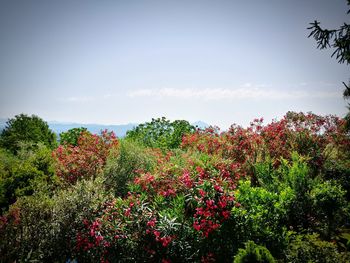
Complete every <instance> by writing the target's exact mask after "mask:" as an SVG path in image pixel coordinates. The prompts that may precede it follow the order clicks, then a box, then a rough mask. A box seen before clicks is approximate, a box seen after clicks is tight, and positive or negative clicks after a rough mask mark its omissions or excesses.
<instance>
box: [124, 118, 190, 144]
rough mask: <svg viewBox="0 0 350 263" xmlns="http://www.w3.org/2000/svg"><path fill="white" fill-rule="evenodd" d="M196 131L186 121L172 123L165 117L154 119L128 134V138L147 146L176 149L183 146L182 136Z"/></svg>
mask: <svg viewBox="0 0 350 263" xmlns="http://www.w3.org/2000/svg"><path fill="white" fill-rule="evenodd" d="M194 131H195V127H194V126H192V125H190V124H189V123H188V122H187V121H184V120H175V121H173V122H170V121H169V120H167V119H166V118H165V117H162V118H158V119H152V121H151V122H146V123H143V124H140V125H138V126H137V127H135V128H134V129H133V130H131V131H128V132H127V133H126V138H127V139H130V140H134V141H137V142H139V143H141V144H143V145H145V146H148V147H153V148H162V149H175V148H178V147H179V146H180V144H181V140H182V136H183V135H185V134H188V133H192V132H194Z"/></svg>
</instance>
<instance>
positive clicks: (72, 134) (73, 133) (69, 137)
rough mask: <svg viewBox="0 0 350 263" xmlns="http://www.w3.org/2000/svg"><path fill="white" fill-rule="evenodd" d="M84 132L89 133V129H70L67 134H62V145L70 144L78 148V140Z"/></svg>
mask: <svg viewBox="0 0 350 263" xmlns="http://www.w3.org/2000/svg"><path fill="white" fill-rule="evenodd" d="M82 132H87V129H86V128H84V127H80V128H73V129H69V130H68V131H66V132H61V133H60V144H70V145H74V146H77V145H78V139H79V137H80V135H81V133H82Z"/></svg>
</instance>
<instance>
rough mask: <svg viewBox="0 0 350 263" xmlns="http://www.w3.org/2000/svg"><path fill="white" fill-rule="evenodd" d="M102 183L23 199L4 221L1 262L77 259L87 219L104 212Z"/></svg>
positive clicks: (0, 223)
mask: <svg viewBox="0 0 350 263" xmlns="http://www.w3.org/2000/svg"><path fill="white" fill-rule="evenodd" d="M104 192H105V191H104V189H103V185H102V180H101V179H97V180H95V181H80V182H78V183H77V184H75V185H74V186H72V187H71V188H68V189H62V190H58V191H57V192H56V193H55V194H54V195H53V196H52V197H50V196H48V195H47V194H45V193H37V194H35V195H33V196H27V197H22V198H19V200H18V201H17V202H16V203H15V204H14V205H12V206H11V207H10V210H9V212H8V213H6V214H5V215H4V216H3V217H1V218H0V234H1V237H2V238H1V240H0V262H13V261H20V262H22V261H31V262H34V261H40V262H62V261H66V260H67V259H69V258H71V259H72V258H74V255H75V253H76V252H77V250H76V248H75V243H76V236H77V233H78V232H79V231H80V230H81V225H82V222H83V221H84V220H90V219H91V218H93V217H94V216H95V213H96V211H98V210H100V207H101V205H103V204H104V203H105V202H106V200H107V199H108V196H107V195H106V194H105V193H104Z"/></svg>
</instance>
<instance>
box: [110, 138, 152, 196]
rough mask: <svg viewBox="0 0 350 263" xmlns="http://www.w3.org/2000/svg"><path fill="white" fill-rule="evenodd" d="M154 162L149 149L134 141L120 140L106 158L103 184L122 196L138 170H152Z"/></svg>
mask: <svg viewBox="0 0 350 263" xmlns="http://www.w3.org/2000/svg"><path fill="white" fill-rule="evenodd" d="M155 163H156V160H155V157H153V156H152V154H151V153H150V151H149V150H146V149H145V148H144V147H142V146H139V145H138V144H137V143H135V142H132V141H128V140H121V141H120V144H119V147H118V148H117V149H115V150H114V151H113V152H112V153H111V155H110V156H109V158H108V159H107V163H106V166H105V168H104V177H105V185H106V187H107V189H112V190H113V192H114V193H115V195H116V196H124V195H125V194H126V193H127V191H128V183H129V182H131V181H132V180H134V178H135V176H136V175H137V174H138V173H140V171H143V172H150V171H152V169H153V167H154V166H155Z"/></svg>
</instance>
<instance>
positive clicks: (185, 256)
mask: <svg viewBox="0 0 350 263" xmlns="http://www.w3.org/2000/svg"><path fill="white" fill-rule="evenodd" d="M160 122H162V121H161V120H160ZM154 124H156V122H155V123H154ZM163 124H164V123H163ZM157 127H158V126H156V125H155V126H154V127H153V126H152V127H151V128H150V130H147V132H148V131H150V132H151V134H152V132H154V134H158V135H159V134H164V132H165V130H164V126H162V124H161V123H160V124H159V127H158V128H159V130H157V129H158V128H157ZM152 129H154V131H151V130H152ZM145 131H146V130H144V132H145ZM140 134H141V133H140ZM140 134H139V135H140ZM154 134H153V135H154ZM170 134H171V133H170ZM141 135H142V136H141ZM141 135H140V137H137V136H136V137H132V136H129V137H127V138H125V139H122V140H117V139H116V138H115V137H114V136H113V134H110V133H108V132H104V133H102V134H101V135H92V134H90V133H87V132H82V133H80V136H79V138H78V140H77V144H76V145H75V146H74V145H72V144H69V143H64V144H62V145H60V146H59V147H58V148H57V149H55V150H54V151H53V157H54V158H53V160H52V157H51V156H50V155H49V154H48V152H47V149H46V148H42V150H39V149H41V148H40V147H41V146H35V147H32V146H31V145H32V143H29V144H23V145H22V148H21V150H19V151H17V155H16V156H14V155H11V154H9V153H8V152H6V151H3V152H1V155H0V156H1V158H2V159H3V160H4V161H3V162H1V163H0V165H2V171H4V172H3V174H4V175H3V177H2V178H12V179H13V178H15V179H16V182H17V181H18V179H17V177H18V176H20V175H21V172H18V171H20V169H18V168H16V167H17V166H21V167H22V166H23V165H22V164H23V163H25V162H28V163H29V165H30V167H34V168H35V169H36V170H35V171H40V173H42V174H43V175H44V176H42V177H41V176H39V175H35V178H45V180H34V179H31V177H28V180H27V181H25V180H22V181H25V183H24V184H21V185H20V187H19V189H21V188H22V186H27V185H29V186H30V187H31V188H29V189H31V192H30V193H23V194H22V193H21V194H20V195H18V196H16V197H15V199H14V200H13V201H15V200H17V201H16V202H15V203H13V204H12V205H11V206H10V209H9V210H8V211H7V212H5V213H4V215H3V216H2V217H1V219H0V234H1V236H2V237H5V238H3V240H1V241H0V249H1V251H0V254H1V258H0V261H5V262H9V261H10V262H13V261H48V262H54V261H60V260H64V261H77V262H215V261H216V262H232V261H233V260H234V256H235V255H236V259H235V260H241V261H243V262H244V261H245V260H250V256H253V257H254V258H255V260H260V261H262V262H271V261H274V260H276V261H279V262H300V261H302V260H303V255H304V254H305V258H306V259H307V260H309V261H313V262H317V261H320V260H321V258H323V259H325V260H326V259H327V258H330V257H329V256H328V254H332V253H333V254H334V255H335V256H334V258H335V259H337V260H338V259H339V262H346V259H347V257H348V254H347V253H348V252H347V251H346V249H347V245H346V243H347V242H348V241H347V240H348V239H347V238H346V237H347V236H346V235H347V231H348V230H347V227H348V224H349V221H348V218H349V205H348V201H349V190H348V189H349V180H348V175H349V173H348V172H349V170H350V169H349V158H350V155H349V152H350V138H349V134H348V133H347V132H346V130H345V129H344V120H342V119H339V118H337V117H335V116H325V117H322V116H317V115H315V114H312V113H307V114H304V113H294V112H288V113H287V114H286V116H284V117H283V118H282V119H281V120H279V121H277V120H275V121H272V122H271V123H269V124H266V125H264V124H263V120H262V119H257V120H254V121H253V122H252V123H251V125H250V126H249V127H247V128H243V127H240V126H237V125H233V126H231V128H230V129H229V130H228V131H225V132H220V130H219V129H218V128H217V127H209V128H208V129H205V130H197V131H194V132H190V133H185V134H184V135H183V136H179V137H177V139H176V140H180V141H181V144H180V146H178V147H175V148H174V149H173V148H172V146H170V145H171V144H169V142H171V140H170V139H169V138H171V135H169V134H168V135H169V136H170V137H167V136H168V135H166V136H163V135H161V136H158V137H157V138H156V139H154V140H153V139H152V143H151V144H148V145H147V144H146V145H145V143H144V141H143V139H144V138H148V137H147V134H146V133H144V134H141ZM153 135H152V136H153ZM145 136H146V137H145ZM165 138H168V139H169V140H170V141H167V140H166V139H165ZM169 148H170V149H169ZM44 149H46V150H44ZM52 161H53V162H54V165H55V166H54V168H55V169H54V170H53V169H52V165H51V164H52V163H51V162H52ZM23 167H25V168H24V169H25V170H26V171H31V170H30V169H29V168H28V167H27V166H23ZM5 168H6V169H5ZM15 168H16V169H17V170H18V171H17V170H16V169H15ZM34 168H33V169H34ZM12 170H13V171H14V172H12V173H9V172H8V171H12ZM55 173H57V175H58V176H59V177H58V178H61V179H62V180H58V181H57V182H56V181H54V180H51V181H50V180H48V178H56V177H55ZM23 178H27V177H23ZM19 181H21V180H19ZM34 181H35V182H36V181H38V182H39V183H34ZM3 189H5V190H6V189H7V186H6V187H3ZM19 193H20V192H19ZM27 194H30V195H29V196H27ZM312 233H315V235H317V236H316V237H315V238H313V237H312V236H311V234H312ZM254 242H255V243H254ZM245 244H246V250H242V247H244V246H245ZM299 247H303V249H299ZM321 247H325V248H326V249H324V250H322V249H321ZM298 250H300V253H301V254H300V255H299V254H298V253H299V252H298ZM322 253H324V254H322ZM259 255H260V256H261V257H262V258H260V259H258V258H257V257H260V256H259ZM248 257H249V259H247V258H248ZM250 261H251V260H250ZM258 262H259V261H258ZM320 262H322V261H320ZM325 262H328V261H325Z"/></svg>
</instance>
